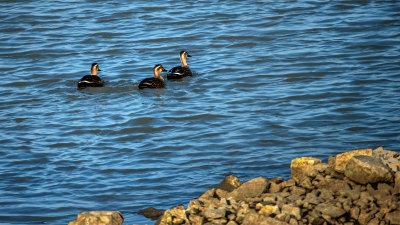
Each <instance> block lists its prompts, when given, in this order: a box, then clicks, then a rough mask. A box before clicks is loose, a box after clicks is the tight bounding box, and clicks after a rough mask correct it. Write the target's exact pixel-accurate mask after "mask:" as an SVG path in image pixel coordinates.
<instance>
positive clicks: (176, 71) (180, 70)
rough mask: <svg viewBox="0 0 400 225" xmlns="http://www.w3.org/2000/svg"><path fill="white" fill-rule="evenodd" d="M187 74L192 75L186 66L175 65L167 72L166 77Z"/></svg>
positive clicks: (178, 77)
mask: <svg viewBox="0 0 400 225" xmlns="http://www.w3.org/2000/svg"><path fill="white" fill-rule="evenodd" d="M187 76H192V71H191V70H190V68H189V67H188V66H176V67H174V68H172V69H171V70H170V72H169V73H168V74H167V79H168V80H171V79H181V78H183V77H187Z"/></svg>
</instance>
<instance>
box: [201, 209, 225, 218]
mask: <svg viewBox="0 0 400 225" xmlns="http://www.w3.org/2000/svg"><path fill="white" fill-rule="evenodd" d="M226 213H227V212H226V210H225V209H208V210H206V211H204V214H203V215H204V217H206V218H207V219H209V220H215V219H221V218H224V217H225V216H226Z"/></svg>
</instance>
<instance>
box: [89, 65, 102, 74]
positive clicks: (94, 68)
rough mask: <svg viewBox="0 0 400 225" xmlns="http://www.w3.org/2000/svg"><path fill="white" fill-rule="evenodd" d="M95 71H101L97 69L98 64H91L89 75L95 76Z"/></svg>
mask: <svg viewBox="0 0 400 225" xmlns="http://www.w3.org/2000/svg"><path fill="white" fill-rule="evenodd" d="M97 71H101V69H100V68H99V64H97V63H93V64H92V67H91V68H90V74H91V75H94V76H97Z"/></svg>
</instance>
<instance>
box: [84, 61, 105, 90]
mask: <svg viewBox="0 0 400 225" xmlns="http://www.w3.org/2000/svg"><path fill="white" fill-rule="evenodd" d="M97 71H101V70H100V68H99V64H97V63H93V64H92V67H91V68H90V75H86V76H83V77H82V79H80V80H79V82H78V88H84V87H103V85H104V81H103V80H102V79H101V78H100V77H99V76H98V75H97Z"/></svg>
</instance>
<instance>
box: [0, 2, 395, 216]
mask: <svg viewBox="0 0 400 225" xmlns="http://www.w3.org/2000/svg"><path fill="white" fill-rule="evenodd" d="M0 8H1V14H0V21H1V22H0V44H1V45H0V74H1V80H0V146H1V147H0V148H1V149H0V209H1V210H0V223H1V224H67V223H68V221H70V220H74V219H75V218H76V215H77V214H78V213H80V212H82V211H91V210H119V211H121V212H122V214H123V215H124V217H125V223H124V224H133V223H136V224H146V223H149V224H152V223H154V222H152V221H150V220H148V219H146V218H144V217H143V216H141V215H138V214H137V213H136V212H137V211H138V210H140V209H143V208H146V207H150V206H153V207H156V208H161V209H165V208H169V207H173V206H175V205H178V204H187V203H188V202H189V200H190V199H192V198H195V197H198V195H199V194H200V193H202V192H204V191H205V190H207V189H209V188H212V187H215V186H216V185H217V184H218V183H219V182H220V181H221V180H222V179H223V177H224V174H227V173H233V174H234V175H236V176H238V177H239V178H240V179H241V180H242V181H246V180H249V179H251V178H254V177H257V176H265V177H268V178H271V177H276V176H282V177H284V178H285V179H286V178H289V177H290V169H289V165H290V161H291V160H292V159H293V158H295V157H301V156H314V157H319V158H321V159H323V160H327V158H328V156H330V155H333V154H336V153H339V152H343V151H347V150H352V149H357V148H366V147H369V148H375V147H378V146H384V147H385V148H387V149H393V150H398V149H399V140H400V126H399V125H400V116H399V115H400V47H399V46H400V22H399V19H400V4H399V3H398V1H375V0H372V1H356V0H354V1H352V0H349V1H318V0H316V1H193V2H187V1H175V0H172V1H143V0H139V1H135V3H131V2H130V1H69V2H65V1H63V2H61V1H2V2H1V3H0ZM181 50H187V51H188V52H189V53H190V54H191V55H192V56H193V57H192V58H189V59H188V63H189V65H190V66H191V68H192V70H193V71H195V72H196V74H197V75H196V76H194V77H189V78H186V79H184V80H182V81H175V82H171V81H170V82H167V88H165V89H162V90H143V91H142V90H138V88H137V84H138V83H139V82H140V80H142V79H144V78H146V77H151V76H152V67H153V66H154V65H155V64H158V63H161V64H163V66H164V67H166V68H171V67H173V66H176V65H179V55H178V54H179V52H180V51H181ZM93 62H97V63H99V65H100V68H101V69H102V70H103V71H101V72H100V73H99V74H100V76H101V77H102V78H103V79H104V80H105V81H106V85H105V87H103V88H92V89H90V88H89V89H85V90H82V91H79V90H77V89H76V84H77V81H78V80H79V79H80V78H81V77H82V76H83V75H86V74H88V73H89V71H90V65H91V64H92V63H93Z"/></svg>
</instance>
